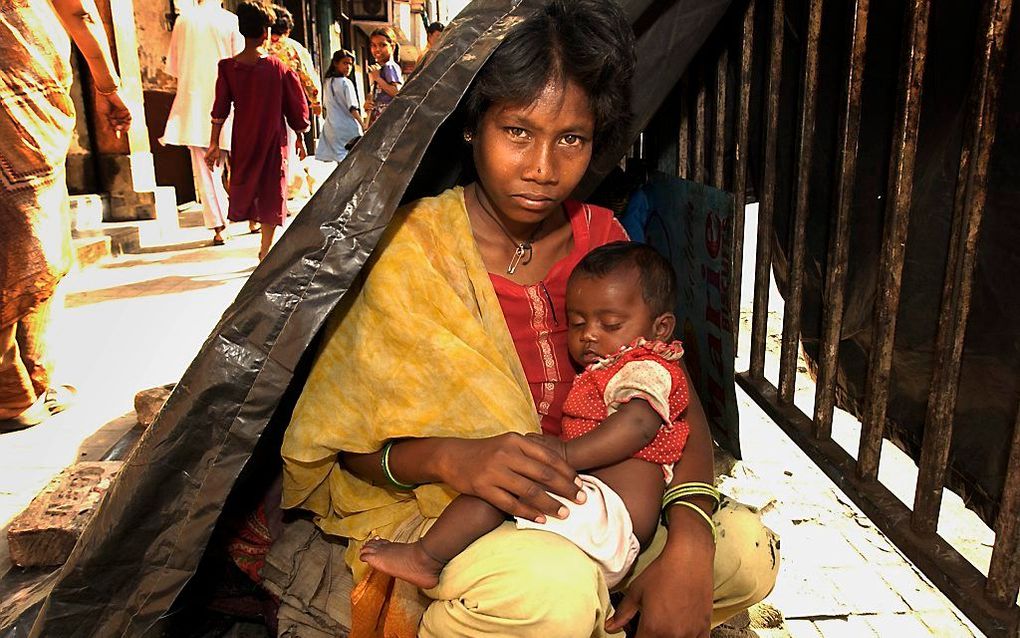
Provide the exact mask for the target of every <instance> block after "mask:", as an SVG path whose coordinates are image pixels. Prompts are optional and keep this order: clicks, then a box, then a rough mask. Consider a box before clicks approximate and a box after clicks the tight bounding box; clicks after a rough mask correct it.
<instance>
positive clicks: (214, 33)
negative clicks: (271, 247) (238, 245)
mask: <svg viewBox="0 0 1020 638" xmlns="http://www.w3.org/2000/svg"><path fill="white" fill-rule="evenodd" d="M243 48H244V38H242V37H241V34H240V33H239V32H238V30H237V16H235V15H234V14H233V13H231V12H229V11H227V10H226V9H224V8H223V7H222V5H221V3H220V1H219V0H198V4H197V5H195V6H194V7H191V8H190V9H185V10H183V11H182V12H181V14H180V15H179V16H178V17H177V21H176V22H175V23H174V30H173V33H172V34H171V35H170V49H169V51H168V52H167V55H166V70H167V73H169V74H170V75H172V76H174V77H175V78H177V95H176V96H174V103H173V105H172V106H171V107H170V116H169V117H168V118H167V121H166V128H165V129H164V131H163V137H161V138H159V142H160V143H161V144H163V145H172V146H187V147H188V149H189V151H190V152H191V169H192V171H194V173H195V181H196V182H197V183H198V191H199V197H201V199H202V217H203V219H204V220H205V226H206V228H210V229H212V231H213V243H214V244H216V245H217V246H221V245H223V243H224V241H223V231H224V229H226V226H227V209H228V203H227V191H226V189H225V188H224V187H223V167H222V166H217V167H216V170H215V171H211V170H209V167H208V166H207V165H206V163H205V154H206V153H207V152H208V150H209V149H208V147H207V146H206V145H207V144H208V143H209V133H210V132H211V130H212V124H211V123H210V122H209V111H210V110H211V109H212V104H213V99H214V98H215V97H216V67H214V66H213V65H212V64H210V62H211V61H212V60H222V59H223V58H229V57H232V56H234V55H236V54H237V53H238V52H239V51H240V50H241V49H243ZM231 124H232V118H231V116H227V120H226V122H224V123H223V130H222V132H221V134H220V140H219V146H220V148H221V149H223V150H224V151H229V150H230V129H231Z"/></svg>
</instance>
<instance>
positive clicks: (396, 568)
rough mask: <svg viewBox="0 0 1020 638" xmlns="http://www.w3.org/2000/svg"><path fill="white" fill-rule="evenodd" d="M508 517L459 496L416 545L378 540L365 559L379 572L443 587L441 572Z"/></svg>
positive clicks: (425, 586) (366, 549)
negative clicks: (441, 584) (469, 546)
mask: <svg viewBox="0 0 1020 638" xmlns="http://www.w3.org/2000/svg"><path fill="white" fill-rule="evenodd" d="M504 519H505V514H503V512H501V511H500V510H498V509H496V508H495V507H493V506H492V505H489V504H488V503H487V502H485V501H483V500H482V499H480V498H475V497H473V496H458V497H457V498H455V499H454V500H453V502H452V503H450V505H449V506H447V508H446V509H445V510H443V513H442V514H441V515H440V516H439V518H438V519H436V522H435V523H434V524H433V525H432V527H431V528H429V531H428V532H426V533H425V535H424V536H422V537H421V539H419V540H418V541H416V542H414V543H393V542H390V541H387V540H383V539H381V538H375V539H372V540H370V541H368V542H367V543H365V546H364V547H362V549H361V560H363V561H365V562H366V563H368V564H369V565H371V566H372V567H374V568H375V569H378V570H379V571H381V572H383V573H386V574H389V575H390V576H395V577H397V578H400V579H402V580H406V581H407V582H409V583H411V584H412V585H415V586H417V587H420V588H422V589H429V588H431V587H435V586H436V585H438V584H439V573H440V572H442V571H443V567H444V566H445V565H446V563H448V562H450V559H451V558H453V557H454V556H456V555H457V554H459V553H461V552H462V551H464V550H465V549H467V547H468V545H470V544H471V543H473V542H475V541H476V540H478V539H479V538H481V537H482V536H484V535H486V534H488V533H489V532H491V531H492V530H494V529H496V528H497V527H499V525H500V523H502V522H503V520H504Z"/></svg>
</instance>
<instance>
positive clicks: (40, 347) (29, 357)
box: [0, 0, 131, 431]
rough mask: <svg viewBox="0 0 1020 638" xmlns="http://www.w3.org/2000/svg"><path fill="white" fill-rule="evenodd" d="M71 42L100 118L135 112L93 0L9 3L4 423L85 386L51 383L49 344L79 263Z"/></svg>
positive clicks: (0, 141) (1, 345)
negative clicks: (66, 283) (74, 227)
mask: <svg viewBox="0 0 1020 638" xmlns="http://www.w3.org/2000/svg"><path fill="white" fill-rule="evenodd" d="M68 36H70V39H69V38H68ZM71 40H74V43H75V44H76V45H77V46H78V49H79V50H80V51H81V53H82V56H83V57H84V58H85V61H86V63H87V64H88V67H89V71H90V72H91V73H92V86H93V87H94V88H95V92H96V96H95V108H96V111H97V113H98V114H99V115H100V116H101V118H100V121H105V123H106V125H108V126H109V127H110V128H111V129H113V130H114V131H116V133H117V135H120V132H121V131H126V130H127V129H128V127H130V125H131V113H130V111H128V108H127V106H125V104H124V101H123V100H122V99H121V97H120V95H119V94H118V89H119V85H120V80H119V79H118V77H117V73H116V71H115V70H114V66H113V59H112V57H111V55H110V45H109V43H108V42H107V39H106V32H105V31H104V30H103V27H102V22H101V21H100V19H99V15H98V13H97V12H96V8H95V5H94V3H93V2H92V0H50V1H49V2H40V1H39V0H7V1H6V2H3V3H0V51H2V52H3V56H2V57H3V67H4V71H3V76H2V77H3V79H2V80H0V177H2V179H0V431H10V430H17V429H21V428H25V427H29V426H32V425H36V424H38V423H40V422H42V421H43V420H44V419H46V418H47V417H49V416H50V415H52V414H56V413H57V412H60V411H61V410H63V409H65V408H66V407H67V405H68V403H69V402H70V401H71V399H72V398H73V395H74V392H75V390H74V388H73V387H72V386H57V387H54V386H52V385H51V384H50V367H49V365H48V360H49V357H48V353H47V347H46V328H47V324H48V320H49V316H50V307H51V306H52V298H53V295H54V292H55V290H56V287H57V283H58V282H59V281H60V280H61V278H63V276H64V275H65V274H67V271H68V270H69V269H70V268H71V265H72V263H73V257H72V255H71V230H70V228H71V227H70V219H69V217H70V210H69V205H70V200H69V198H68V195H67V181H66V178H65V172H64V161H65V160H66V159H67V151H68V148H69V147H70V144H71V134H72V133H73V131H74V119H75V113H74V104H73V103H72V102H71V95H70V89H71V64H70V60H71Z"/></svg>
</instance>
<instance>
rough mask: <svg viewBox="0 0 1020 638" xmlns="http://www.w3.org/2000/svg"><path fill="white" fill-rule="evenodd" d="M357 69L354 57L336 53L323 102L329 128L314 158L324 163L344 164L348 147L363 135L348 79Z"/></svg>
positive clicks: (353, 91) (356, 96)
mask: <svg viewBox="0 0 1020 638" xmlns="http://www.w3.org/2000/svg"><path fill="white" fill-rule="evenodd" d="M353 66H354V53H353V52H351V51H347V50H346V49H342V50H340V51H336V52H334V53H333V60H332V62H331V63H330V65H329V69H328V70H327V71H326V81H325V82H324V83H323V91H322V101H323V105H324V106H325V113H324V115H325V118H326V124H325V126H323V127H322V137H321V138H320V139H319V145H318V146H317V147H316V149H315V157H316V158H317V159H320V160H322V161H324V162H341V161H343V159H344V158H345V157H347V148H346V147H347V146H348V144H350V142H351V140H354V139H356V138H358V137H360V136H361V135H362V133H363V132H364V124H363V123H362V121H361V109H360V108H359V107H358V95H357V92H356V91H355V90H354V83H353V82H351V81H350V80H349V79H348V76H350V74H351V67H353Z"/></svg>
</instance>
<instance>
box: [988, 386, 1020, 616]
mask: <svg viewBox="0 0 1020 638" xmlns="http://www.w3.org/2000/svg"><path fill="white" fill-rule="evenodd" d="M1006 467H1007V469H1006V480H1005V482H1004V483H1003V486H1002V498H1001V499H1000V500H999V516H998V517H997V518H996V519H995V546H994V547H993V548H992V563H991V565H990V566H989V568H988V582H987V584H986V587H985V594H986V595H987V596H988V597H989V598H990V599H992V601H993V602H995V603H997V604H999V605H1010V606H1012V605H1014V604H1015V603H1016V597H1017V594H1018V593H1020V552H1018V551H1017V550H1018V549H1020V547H1018V546H1020V406H1018V408H1017V414H1016V419H1015V421H1014V423H1013V445H1012V446H1011V447H1010V452H1009V464H1008V465H1007V466H1006Z"/></svg>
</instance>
